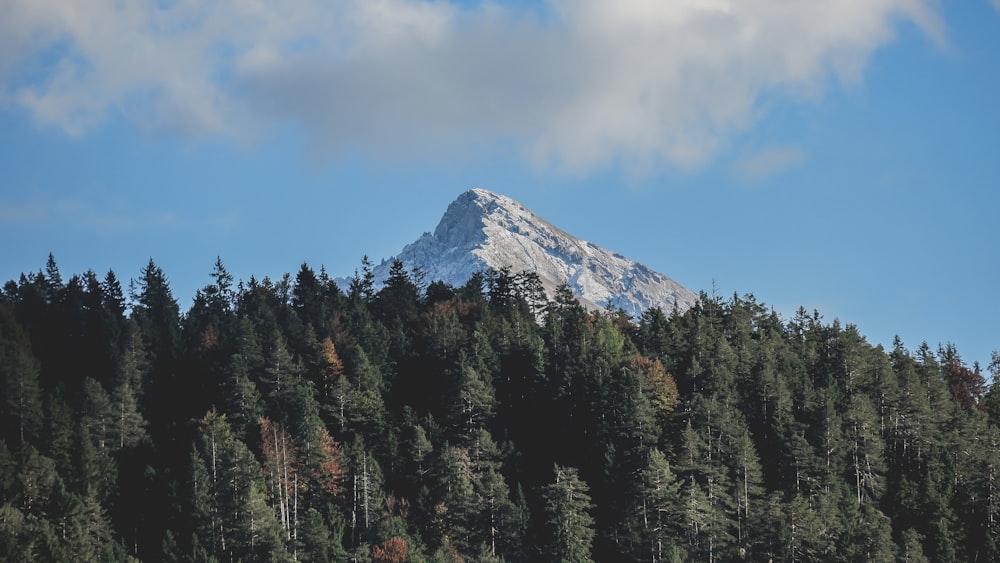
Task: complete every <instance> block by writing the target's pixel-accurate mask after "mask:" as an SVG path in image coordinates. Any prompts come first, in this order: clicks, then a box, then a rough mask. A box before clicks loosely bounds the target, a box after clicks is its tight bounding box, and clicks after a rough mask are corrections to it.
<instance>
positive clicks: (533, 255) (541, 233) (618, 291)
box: [373, 188, 697, 316]
mask: <svg viewBox="0 0 1000 563" xmlns="http://www.w3.org/2000/svg"><path fill="white" fill-rule="evenodd" d="M397 258H399V259H400V260H402V261H403V263H404V264H406V265H407V267H413V266H417V267H419V268H420V269H421V270H423V271H424V272H425V273H426V279H427V281H434V280H441V281H444V282H446V283H449V284H451V285H455V286H458V285H462V284H464V283H465V282H466V281H467V280H468V279H469V278H470V277H471V276H472V274H473V273H475V272H476V271H483V270H486V269H490V268H492V269H495V270H499V269H501V268H509V269H510V271H511V272H514V273H517V272H521V271H533V272H537V273H538V275H539V278H541V281H542V285H543V287H544V288H545V290H546V292H547V293H548V294H549V296H550V297H551V296H552V295H554V290H555V288H556V287H558V286H559V285H561V284H563V283H566V284H568V285H569V287H570V288H571V289H572V290H573V291H574V293H576V295H577V297H578V298H579V299H580V301H581V303H583V304H584V305H585V306H587V307H589V308H603V307H605V306H606V305H608V304H610V305H611V306H612V307H613V308H618V307H621V308H622V309H624V310H625V311H626V312H627V313H629V314H630V315H632V316H638V315H640V314H642V312H643V311H645V310H646V309H648V308H650V307H660V308H661V309H663V310H664V311H668V312H669V311H670V310H672V309H673V308H674V307H675V306H676V307H678V308H679V309H681V310H684V309H687V308H688V307H690V306H691V305H693V304H694V302H695V301H696V300H697V295H696V294H695V293H694V292H692V291H690V290H688V289H687V288H685V287H683V286H681V285H680V284H678V283H677V282H675V281H673V280H672V279H670V278H668V277H667V276H665V275H663V274H660V273H657V272H654V271H652V270H650V269H649V268H647V267H646V266H644V265H642V264H639V263H638V262H635V261H632V260H629V259H627V258H625V257H624V256H622V255H620V254H617V253H613V252H610V251H608V250H605V249H603V248H601V247H599V246H597V245H595V244H593V243H590V242H587V241H584V240H581V239H578V238H576V237H573V236H572V235H569V234H567V233H566V232H564V231H562V230H560V229H559V228H557V227H555V226H554V225H552V224H550V223H549V222H547V221H545V220H544V219H542V218H541V217H540V216H538V215H537V214H535V213H534V212H533V211H531V210H530V209H528V208H526V207H525V206H524V205H522V204H521V203H519V202H518V201H515V200H513V199H511V198H509V197H506V196H503V195H500V194H497V193H494V192H491V191H489V190H484V189H481V188H474V189H471V190H469V191H467V192H465V193H463V194H461V195H459V196H458V198H457V199H455V201H453V202H452V203H451V204H450V205H449V206H448V209H447V210H446V211H445V213H444V216H443V217H442V218H441V221H440V222H439V223H438V225H437V228H436V229H435V230H434V233H433V234H431V233H425V234H424V235H423V236H421V237H420V238H419V239H417V240H416V241H415V242H413V243H411V244H409V245H407V246H406V247H405V248H404V249H403V250H402V252H400V254H399V255H398V256H397ZM391 263H392V260H384V261H383V262H382V263H381V264H379V265H378V266H376V267H375V268H374V270H373V273H374V274H375V278H376V280H379V281H381V280H384V279H385V278H386V277H387V275H388V270H389V266H390V265H391Z"/></svg>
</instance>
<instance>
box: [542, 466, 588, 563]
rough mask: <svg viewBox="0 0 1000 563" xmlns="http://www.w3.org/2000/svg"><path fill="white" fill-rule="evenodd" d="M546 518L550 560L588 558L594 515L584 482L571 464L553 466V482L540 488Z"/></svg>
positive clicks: (547, 551)
mask: <svg viewBox="0 0 1000 563" xmlns="http://www.w3.org/2000/svg"><path fill="white" fill-rule="evenodd" d="M542 497H543V498H544V499H545V521H546V524H547V526H548V528H549V531H550V533H551V538H552V539H551V540H550V542H549V544H548V546H547V549H546V555H547V557H548V559H549V560H550V561H560V562H580V561H591V553H590V550H591V546H592V544H593V541H594V518H593V517H592V516H591V515H590V511H591V510H592V509H593V506H592V505H591V504H590V493H589V487H588V486H587V484H586V483H585V482H584V481H582V480H581V479H580V477H579V476H578V475H577V470H576V469H574V468H572V467H560V466H558V465H556V466H555V482H554V483H552V484H549V485H546V486H545V488H544V489H543V490H542Z"/></svg>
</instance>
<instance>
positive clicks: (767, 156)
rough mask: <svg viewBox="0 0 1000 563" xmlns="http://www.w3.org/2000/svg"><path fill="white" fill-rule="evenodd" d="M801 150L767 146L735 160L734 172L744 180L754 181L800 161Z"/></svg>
mask: <svg viewBox="0 0 1000 563" xmlns="http://www.w3.org/2000/svg"><path fill="white" fill-rule="evenodd" d="M804 158H805V155H804V154H803V153H802V151H801V150H799V149H795V148H789V147H768V148H766V149H762V150H759V151H756V152H753V153H750V154H746V155H744V156H743V157H742V158H740V159H739V160H738V161H737V162H736V172H737V174H738V175H739V177H740V178H742V179H743V181H745V182H755V181H757V180H761V179H763V178H767V177H769V176H773V175H775V174H778V173H780V172H784V171H785V170H788V169H789V168H792V167H794V166H798V165H799V164H801V163H802V161H803V159H804Z"/></svg>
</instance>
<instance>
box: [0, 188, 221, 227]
mask: <svg viewBox="0 0 1000 563" xmlns="http://www.w3.org/2000/svg"><path fill="white" fill-rule="evenodd" d="M240 220H241V216H240V212H239V211H238V210H232V209H229V210H224V211H220V212H218V213H215V214H212V213H207V214H197V215H195V214H183V215H182V214H178V213H176V212H173V211H169V210H157V209H142V208H139V207H137V206H136V205H134V204H133V203H131V202H128V201H125V200H122V199H114V200H107V199H103V200H102V199H100V198H96V199H94V198H91V199H88V198H83V197H48V196H44V195H42V196H37V197H35V198H33V199H30V200H27V201H11V200H3V199H0V227H3V226H8V225H15V224H16V225H25V224H27V225H32V226H34V227H37V228H43V229H44V228H48V227H52V226H59V227H70V228H72V229H79V230H80V231H81V232H85V233H93V234H97V235H101V236H120V235H128V234H129V233H133V232H138V231H140V230H142V229H150V228H152V229H153V230H156V231H180V230H190V229H199V230H200V229H207V230H210V231H213V232H220V233H221V232H230V231H232V230H233V229H235V228H236V227H238V225H239V223H240Z"/></svg>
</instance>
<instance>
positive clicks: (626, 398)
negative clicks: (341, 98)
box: [0, 256, 1000, 563]
mask: <svg viewBox="0 0 1000 563" xmlns="http://www.w3.org/2000/svg"><path fill="white" fill-rule="evenodd" d="M360 270H361V271H360V273H359V274H357V275H356V276H355V278H354V279H353V280H352V282H351V286H350V287H349V288H346V289H347V293H346V295H345V293H343V292H342V291H341V289H340V288H338V287H337V286H336V284H334V282H333V281H332V280H331V279H330V278H329V277H328V276H327V274H326V272H325V271H324V270H322V269H320V270H319V272H318V273H317V272H316V271H315V270H313V269H312V268H310V267H309V266H308V265H306V264H303V265H302V266H301V267H300V269H299V271H298V272H297V274H296V275H295V276H294V277H293V276H291V275H287V274H286V275H285V276H283V277H282V278H281V279H279V280H277V281H273V280H271V279H269V278H263V280H261V281H257V280H256V279H255V278H251V279H250V280H249V281H248V282H242V281H241V282H239V283H234V280H233V278H232V276H231V275H229V273H228V272H227V271H226V269H225V267H224V266H223V264H222V261H221V260H217V261H216V263H215V266H214V268H213V270H212V271H211V273H210V278H211V281H210V283H209V284H208V285H206V286H205V287H203V288H202V289H200V290H199V291H198V292H197V294H196V295H195V297H194V300H193V303H192V305H191V307H190V309H189V310H187V311H181V308H180V306H179V305H178V303H177V301H176V300H175V299H174V297H173V295H172V292H171V290H170V287H169V284H168V282H167V278H166V276H165V274H164V273H163V271H162V270H161V269H160V268H159V267H157V266H156V264H155V263H153V262H152V261H150V262H149V264H148V265H147V266H146V267H145V268H143V269H142V270H141V272H140V276H139V278H138V279H137V280H136V281H135V282H133V285H132V287H131V292H130V293H131V303H126V300H125V297H124V296H123V292H122V288H121V284H120V283H119V282H118V279H117V278H116V276H115V275H114V274H113V273H111V272H109V273H108V274H107V275H106V276H105V277H104V279H103V280H100V279H98V277H97V276H96V275H95V274H94V273H93V272H89V271H88V272H86V273H84V274H82V275H73V276H64V275H63V274H62V273H61V272H60V271H59V268H58V266H57V265H56V262H55V259H54V258H53V257H51V256H50V257H49V258H48V260H47V261H46V264H45V266H44V268H42V269H41V270H39V271H38V272H36V273H32V274H27V275H22V276H21V277H20V279H19V280H17V281H11V282H8V283H7V284H5V286H4V289H3V293H2V296H0V390H2V399H3V400H2V401H0V419H2V422H3V425H2V427H0V559H3V560H24V561H68V560H112V561H122V560H131V559H133V558H134V559H139V560H154V561H155V560H169V561H236V560H241V561H254V560H257V561H282V560H301V561H344V560H372V561H403V560H411V561H459V560H466V561H470V560H474V561H587V560H599V561H620V560H633V561H652V562H653V563H658V562H661V561H663V562H665V561H767V560H773V561H887V562H888V561H914V562H918V561H989V560H997V559H998V557H1000V486H998V483H1000V453H998V452H1000V387H998V386H997V384H996V383H995V379H996V375H997V374H998V372H1000V355H998V356H997V357H995V358H994V359H993V362H992V363H991V365H990V366H989V371H990V372H991V373H992V374H993V376H994V378H993V379H994V383H992V384H990V385H987V383H986V380H985V378H984V376H983V375H982V373H980V369H979V366H977V365H973V366H971V367H970V366H966V365H965V364H964V363H963V361H962V359H961V357H960V355H959V354H958V351H957V350H956V349H955V347H954V346H952V345H950V344H948V345H945V346H943V347H940V348H938V349H937V350H936V351H934V350H933V349H931V347H930V346H929V345H927V344H921V345H920V346H919V347H918V348H917V350H916V351H915V352H911V351H909V350H907V349H906V348H905V347H904V346H903V344H902V342H900V341H899V340H898V339H897V340H896V341H895V342H894V343H893V346H892V349H891V350H889V351H888V352H887V351H885V350H883V349H882V348H881V347H878V346H872V345H871V344H869V343H868V342H867V341H866V340H865V338H864V337H863V336H862V335H861V334H860V333H859V332H858V330H857V327H855V326H853V325H850V324H847V325H842V324H841V323H840V322H839V321H836V320H835V321H833V322H832V323H826V322H824V321H823V319H822V317H821V316H820V315H819V313H818V312H812V313H807V312H806V311H805V310H802V309H800V310H799V311H798V313H797V314H796V315H795V316H794V317H793V318H792V319H790V320H788V321H787V322H786V321H783V320H782V319H781V318H779V317H778V315H777V314H776V313H774V311H772V310H769V309H768V308H767V307H765V306H764V305H763V304H762V303H759V302H758V301H757V300H756V299H755V298H754V297H753V296H752V295H744V296H739V295H733V296H732V298H730V299H723V298H721V297H719V296H717V295H707V294H702V295H701V299H700V301H699V302H698V303H697V304H696V305H695V307H693V308H692V309H690V310H688V311H685V312H680V311H670V312H664V311H660V310H650V311H647V312H646V313H644V314H643V315H642V316H641V317H640V318H639V319H637V320H636V321H634V322H633V321H632V320H630V319H627V318H625V317H624V316H623V315H622V314H620V313H618V312H615V311H611V310H607V311H602V312H591V311H588V310H586V309H585V308H584V307H583V306H582V305H581V304H580V303H579V301H577V299H576V298H575V297H574V296H573V294H572V292H571V291H570V290H569V288H568V287H567V286H563V287H560V288H558V289H557V291H556V292H555V294H554V295H552V296H551V297H552V299H551V300H549V299H547V298H546V296H545V294H544V291H543V290H542V288H541V284H540V281H539V279H538V277H537V275H534V274H531V273H524V272H521V273H513V272H510V271H507V270H501V271H492V272H483V273H480V274H477V275H476V276H474V277H473V278H472V279H470V280H469V281H468V282H467V283H466V284H464V285H463V286H461V287H451V286H448V285H447V284H444V283H441V282H438V281H434V280H429V281H430V283H429V284H426V285H425V280H424V279H423V276H422V274H421V273H420V272H419V271H413V270H409V271H408V270H407V269H406V267H405V266H404V265H403V264H402V263H401V262H398V261H396V262H394V263H393V264H392V267H391V271H390V276H389V279H388V280H387V281H386V282H385V284H384V285H382V286H378V287H376V284H375V279H374V276H373V274H372V264H371V262H370V261H368V260H367V259H365V260H364V261H363V262H362V267H361V269H360ZM129 307H131V308H130V309H129ZM206 413H207V414H206ZM553 468H555V472H554V473H553Z"/></svg>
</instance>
